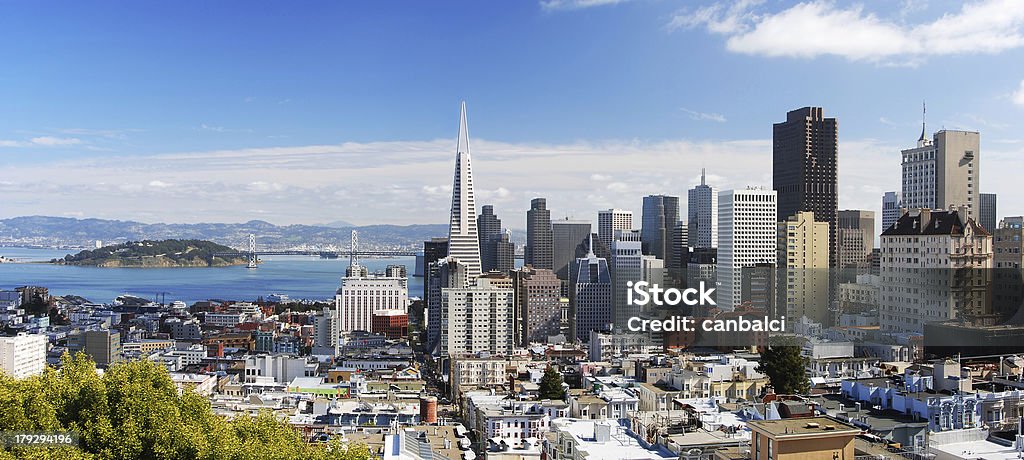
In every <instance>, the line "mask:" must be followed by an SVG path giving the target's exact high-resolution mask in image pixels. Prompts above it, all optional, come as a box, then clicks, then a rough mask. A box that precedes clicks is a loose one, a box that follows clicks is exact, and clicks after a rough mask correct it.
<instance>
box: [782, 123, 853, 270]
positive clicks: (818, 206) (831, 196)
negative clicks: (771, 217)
mask: <svg viewBox="0 0 1024 460" xmlns="http://www.w3.org/2000/svg"><path fill="white" fill-rule="evenodd" d="M822 113H823V112H822V109H821V107H804V108H801V109H797V110H793V111H790V112H789V113H787V114H786V121H784V122H782V123H775V125H774V129H773V136H772V153H773V161H772V187H773V188H774V189H775V191H776V192H777V193H778V215H777V217H776V220H777V221H779V222H782V221H785V220H786V219H788V218H789V217H790V216H792V215H794V214H796V213H797V212H800V211H811V212H813V213H814V220H815V221H817V222H828V223H829V261H830V263H829V266H831V267H835V266H836V212H837V211H838V208H839V125H838V122H837V121H836V119H835V118H825V117H824V115H823V114H822Z"/></svg>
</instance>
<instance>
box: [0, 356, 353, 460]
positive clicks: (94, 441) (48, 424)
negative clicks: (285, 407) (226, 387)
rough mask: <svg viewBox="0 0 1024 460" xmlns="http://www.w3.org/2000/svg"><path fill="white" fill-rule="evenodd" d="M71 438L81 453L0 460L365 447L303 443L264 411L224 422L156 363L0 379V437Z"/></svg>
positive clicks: (347, 452) (319, 453)
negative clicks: (65, 434) (53, 434)
mask: <svg viewBox="0 0 1024 460" xmlns="http://www.w3.org/2000/svg"><path fill="white" fill-rule="evenodd" d="M43 430H45V431H71V432H75V433H78V434H79V440H80V443H79V446H78V447H60V448H38V447H31V448H29V447H12V448H2V447H0V460H7V459H9V458H31V459H51V458H52V459H72V460H74V459H180V460H235V459H239V460H241V459H255V458H259V459H282V460H283V459H300V458H301V459H307V458H308V459H314V460H317V459H322V460H364V459H368V458H370V455H369V451H368V450H367V449H366V448H365V446H359V445H342V444H341V443H339V442H337V441H335V442H332V443H327V444H309V443H306V442H305V441H304V440H303V439H302V437H301V436H300V435H299V432H298V431H296V430H294V429H293V428H292V427H291V426H290V425H289V424H288V423H287V422H286V421H283V420H280V419H278V418H277V417H276V416H275V415H274V414H273V413H272V412H269V411H266V412H263V413H260V414H259V415H257V416H255V417H249V416H244V415H243V416H240V417H237V418H235V419H233V420H227V419H225V418H223V417H220V416H217V415H215V414H214V413H213V411H212V410H211V408H210V403H209V401H207V400H206V399H205V398H203V397H202V396H200V395H198V394H196V393H194V392H191V391H183V392H181V393H180V394H179V392H178V389H177V387H176V386H175V385H174V383H173V382H172V381H171V378H170V375H169V374H168V373H167V370H166V369H165V368H163V367H162V366H159V365H157V364H156V363H154V362H151V361H148V360H144V361H133V362H128V363H121V364H116V365H113V366H110V368H108V369H107V371H106V372H105V373H104V374H103V376H102V377H101V376H100V375H99V374H98V373H97V371H96V366H95V364H94V363H93V362H92V361H90V360H89V359H88V358H87V357H86V356H85V355H84V354H81V353H79V354H76V355H74V356H71V355H64V356H63V357H62V358H61V368H60V369H59V370H58V369H54V368H47V369H46V371H45V372H44V373H43V374H42V375H40V376H35V377H29V378H26V379H21V380H16V379H13V378H11V377H7V376H3V375H0V431H43Z"/></svg>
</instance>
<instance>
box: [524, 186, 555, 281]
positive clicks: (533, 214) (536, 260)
mask: <svg viewBox="0 0 1024 460" xmlns="http://www.w3.org/2000/svg"><path fill="white" fill-rule="evenodd" d="M553 240H554V236H553V235H552V233H551V211H549V210H548V207H547V200H545V199H544V198H534V199H533V200H531V201H530V210H529V211H526V253H525V256H526V257H525V263H526V265H531V266H533V268H546V269H548V270H551V269H553V268H554V241H553Z"/></svg>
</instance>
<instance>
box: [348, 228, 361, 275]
mask: <svg viewBox="0 0 1024 460" xmlns="http://www.w3.org/2000/svg"><path fill="white" fill-rule="evenodd" d="M358 250H359V233H358V232H356V231H355V230H352V238H351V240H349V243H348V265H349V266H350V267H355V266H357V265H359V263H358V261H359V257H358V256H357V255H356V251H358Z"/></svg>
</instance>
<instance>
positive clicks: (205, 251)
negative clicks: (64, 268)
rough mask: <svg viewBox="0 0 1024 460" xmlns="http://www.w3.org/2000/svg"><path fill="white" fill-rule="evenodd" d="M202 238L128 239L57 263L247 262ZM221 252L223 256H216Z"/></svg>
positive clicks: (217, 264) (210, 264) (189, 264)
mask: <svg viewBox="0 0 1024 460" xmlns="http://www.w3.org/2000/svg"><path fill="white" fill-rule="evenodd" d="M224 253H238V251H236V250H234V249H231V248H229V247H227V246H224V245H221V244H217V243H213V242H210V241H202V240H162V241H152V240H144V241H129V242H127V243H121V244H115V245H111V246H104V247H102V248H99V249H93V250H87V251H82V252H79V253H78V254H75V255H68V256H65V257H64V258H63V259H55V260H54V262H55V263H61V264H67V265H89V266H96V267H142V268H150V267H153V268H162V267H225V266H229V265H241V264H244V263H247V259H246V258H245V256H244V255H243V254H241V253H238V255H236V256H231V255H223V254H224ZM216 254H221V255H216Z"/></svg>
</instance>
